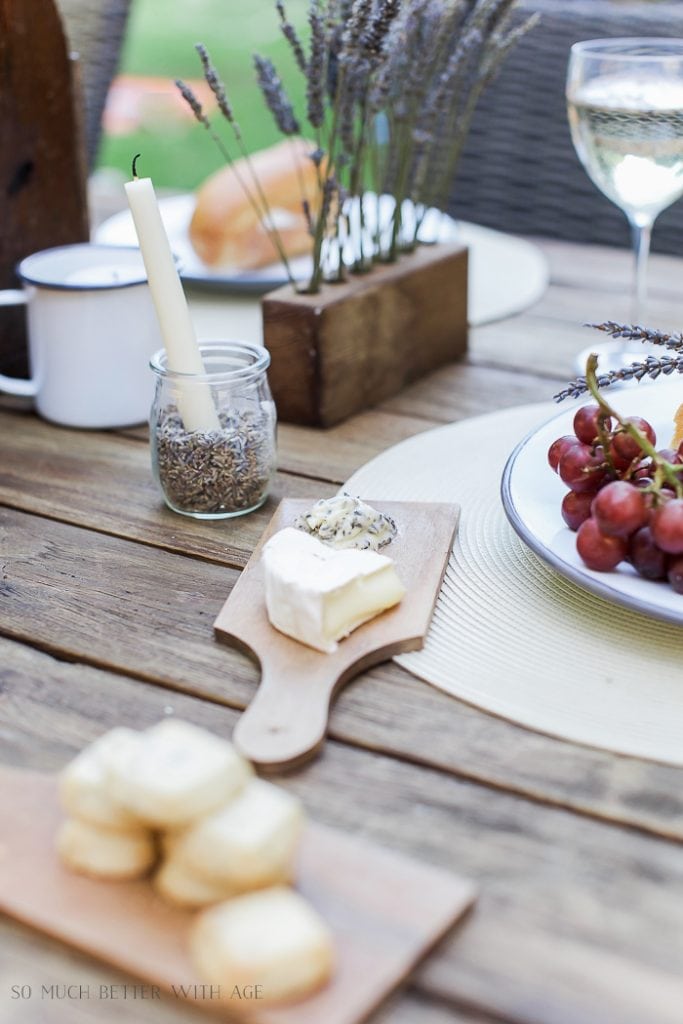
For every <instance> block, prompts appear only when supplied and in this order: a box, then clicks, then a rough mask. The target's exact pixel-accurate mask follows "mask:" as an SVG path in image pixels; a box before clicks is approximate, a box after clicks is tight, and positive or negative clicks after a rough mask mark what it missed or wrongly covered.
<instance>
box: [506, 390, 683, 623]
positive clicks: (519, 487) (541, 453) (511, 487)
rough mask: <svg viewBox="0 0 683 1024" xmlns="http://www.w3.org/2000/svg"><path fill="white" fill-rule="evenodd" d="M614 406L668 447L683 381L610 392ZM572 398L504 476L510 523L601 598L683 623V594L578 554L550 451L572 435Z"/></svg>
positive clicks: (521, 448) (523, 446) (517, 453)
mask: <svg viewBox="0 0 683 1024" xmlns="http://www.w3.org/2000/svg"><path fill="white" fill-rule="evenodd" d="M605 395H606V397H609V401H610V404H611V405H612V406H613V407H614V408H615V409H616V410H617V411H618V412H619V413H620V414H621V415H626V416H643V417H644V418H645V419H646V420H648V421H649V422H650V423H651V424H652V426H653V427H654V429H655V431H656V433H657V446H658V447H660V448H664V447H667V446H668V444H669V442H670V441H671V436H672V434H673V429H674V428H673V422H672V417H673V414H674V412H675V411H676V409H677V407H678V405H679V404H680V403H681V401H683V382H681V379H680V377H678V375H676V377H675V378H674V379H671V378H669V379H665V380H660V381H658V382H656V383H654V384H651V385H649V386H648V387H646V388H642V389H641V388H640V387H638V386H637V387H633V388H625V389H623V390H619V391H615V392H611V391H609V390H608V391H606V392H605ZM589 401H591V399H590V396H588V400H587V401H585V402H584V401H582V402H580V403H577V402H575V401H572V400H571V399H568V400H567V401H566V403H565V404H564V405H563V406H562V409H561V411H560V412H559V413H558V415H557V416H554V417H553V418H552V419H551V420H549V421H548V422H547V423H544V424H543V425H542V426H541V427H538V428H537V429H535V430H532V431H531V433H530V434H528V435H527V436H526V437H525V438H524V439H523V440H522V441H520V443H519V444H518V445H517V447H516V448H515V450H514V451H513V453H512V455H511V456H510V458H509V459H508V462H507V465H506V466H505V470H504V472H503V478H502V484H501V495H502V499H503V506H504V508H505V512H506V514H507V517H508V519H509V520H510V523H511V524H512V526H513V528H514V530H515V531H516V532H517V533H518V534H519V536H520V537H521V539H522V540H523V541H524V542H525V544H527V545H528V546H529V547H530V548H531V550H532V551H534V552H535V553H536V554H537V555H539V556H540V557H541V558H542V559H543V560H544V561H546V562H547V563H548V564H549V565H551V566H552V567H553V568H554V569H556V570H557V571H558V572H560V573H562V575H563V576H566V577H567V578H568V579H571V580H573V581H574V582H575V583H578V584H580V586H582V587H585V588H586V589H587V590H590V591H592V592H593V593H595V594H599V595H600V596H602V597H606V598H608V599H609V600H611V601H616V602H617V603H618V604H622V605H625V606H626V607H628V608H633V609H635V610H636V611H639V612H643V613H645V614H646V615H652V616H654V617H655V618H658V619H664V620H665V621H667V622H675V623H678V624H683V595H681V594H676V593H674V591H673V590H672V589H671V587H670V586H669V585H668V583H665V582H661V583H657V582H652V581H650V580H645V579H643V578H642V577H641V576H638V574H637V573H636V572H635V570H634V569H633V568H632V567H631V566H630V565H628V564H627V563H625V562H624V563H622V564H621V565H620V566H618V568H617V569H616V570H615V571H614V572H609V573H601V572H593V571H592V570H591V569H587V568H586V566H585V565H584V564H583V562H582V561H581V559H580V557H579V555H578V553H577V551H576V535H575V534H574V533H573V532H572V531H571V530H569V529H568V528H567V527H566V526H565V525H564V522H563V520H562V516H561V513H560V504H561V502H562V498H563V496H564V495H565V493H566V492H567V487H566V485H565V484H563V483H562V481H561V480H560V478H559V477H558V476H557V475H556V474H555V473H553V472H552V470H551V469H550V467H549V465H548V459H547V454H548V448H549V447H550V445H551V444H552V442H553V441H554V440H555V439H556V438H558V437H561V436H562V435H563V434H571V433H573V430H572V420H573V419H574V415H575V413H576V410H577V409H578V408H579V405H580V404H589Z"/></svg>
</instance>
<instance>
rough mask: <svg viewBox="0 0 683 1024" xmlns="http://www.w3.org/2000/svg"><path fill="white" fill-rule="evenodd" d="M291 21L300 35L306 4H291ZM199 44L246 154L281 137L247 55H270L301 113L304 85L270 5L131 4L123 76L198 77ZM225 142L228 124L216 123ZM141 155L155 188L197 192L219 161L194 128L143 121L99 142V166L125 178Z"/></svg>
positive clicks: (140, 0) (268, 1) (204, 0)
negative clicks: (225, 93) (223, 89)
mask: <svg viewBox="0 0 683 1024" xmlns="http://www.w3.org/2000/svg"><path fill="white" fill-rule="evenodd" d="M287 9H288V12H289V16H290V18H291V20H292V21H293V22H294V23H295V24H297V26H299V27H303V31H304V33H305V21H306V18H305V12H306V0H289V2H288V4H287ZM196 42H203V43H205V44H206V46H207V47H208V48H209V51H210V53H211V56H212V58H213V61H214V63H215V65H216V67H217V69H218V71H219V73H220V75H221V77H222V78H223V79H224V81H225V84H226V87H227V91H228V95H229V96H230V99H231V102H232V104H233V106H234V108H235V112H236V114H237V117H238V120H239V122H240V124H241V127H242V131H243V134H244V136H245V139H246V142H247V145H248V147H249V149H250V150H252V151H253V150H256V149H261V148H263V147H264V146H268V145H270V144H271V143H273V142H276V141H277V140H278V138H279V135H278V132H277V129H276V128H275V125H274V124H273V121H272V118H271V116H270V113H269V112H268V110H267V109H266V107H265V106H264V104H263V101H262V99H261V96H260V93H259V90H258V87H257V85H256V81H255V77H254V71H253V65H252V54H253V53H254V52H256V51H258V52H259V53H262V54H264V55H266V56H269V57H271V58H272V59H273V60H274V61H275V65H276V67H277V68H278V71H279V72H280V74H281V76H282V78H283V80H284V82H285V85H286V86H287V88H288V89H289V91H290V95H291V96H292V98H293V99H294V101H295V103H296V105H297V108H298V109H299V110H301V100H302V97H303V83H302V81H301V75H300V73H299V72H298V69H296V68H295V67H294V64H293V60H292V57H291V55H290V52H289V47H288V45H287V43H286V41H285V40H284V39H283V38H282V36H281V34H280V31H279V26H278V16H277V13H276V11H275V4H274V2H273V0H182V2H178V0H175V2H172V3H169V0H134V3H133V7H132V11H131V15H130V19H129V23H128V31H127V36H126V40H125V43H124V48H123V53H122V59H121V66H120V70H121V72H122V73H128V74H134V75H155V76H156V75H158V76H162V77H168V78H169V79H175V78H199V77H201V67H200V64H199V58H198V57H197V54H196V53H195V51H194V44H195V43H196ZM215 123H216V125H217V126H220V129H221V133H222V134H223V136H224V138H225V139H226V141H229V140H230V131H229V126H228V125H226V124H224V122H222V121H221V119H220V118H219V117H218V115H217V117H216V121H215ZM137 152H141V153H142V154H143V160H141V169H143V172H144V174H146V175H149V176H150V177H152V179H153V180H154V182H155V184H156V185H158V186H169V187H176V188H195V187H196V186H197V185H198V184H199V183H200V182H201V181H203V180H204V178H206V176H207V175H208V174H209V173H210V172H211V171H213V170H215V169H216V168H218V167H221V166H222V165H223V160H222V157H221V156H220V154H219V153H218V152H217V150H216V148H215V146H214V144H213V143H212V142H211V139H210V138H209V136H208V134H207V133H206V131H205V130H204V129H203V128H202V127H201V126H200V125H198V124H196V123H195V122H186V121H184V120H183V121H180V120H176V119H175V118H168V117H163V118H162V117H158V118H147V119H146V120H145V123H144V125H143V127H142V128H141V130H140V131H136V132H135V133H133V134H130V135H126V136H118V137H116V138H104V139H103V141H102V144H101V146H100V152H99V155H98V165H99V166H102V167H116V168H119V169H121V170H122V171H124V172H126V173H128V171H129V169H130V162H131V157H132V155H133V154H134V153H137Z"/></svg>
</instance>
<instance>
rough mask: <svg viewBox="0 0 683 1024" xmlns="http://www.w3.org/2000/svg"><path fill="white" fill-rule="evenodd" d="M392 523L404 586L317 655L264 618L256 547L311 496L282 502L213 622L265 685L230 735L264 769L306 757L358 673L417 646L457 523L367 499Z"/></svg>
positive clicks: (441, 514) (435, 512) (434, 512)
mask: <svg viewBox="0 0 683 1024" xmlns="http://www.w3.org/2000/svg"><path fill="white" fill-rule="evenodd" d="M364 500H368V501H369V502H370V504H371V505H372V506H373V507H374V508H377V509H378V510H379V511H381V512H386V513H387V514H388V515H390V516H392V518H393V519H394V520H395V521H396V523H397V526H398V536H397V537H396V538H395V539H394V540H393V541H392V542H391V544H390V545H388V546H387V547H385V548H383V549H382V554H387V555H389V557H391V558H392V559H393V560H394V562H395V563H396V569H397V571H398V575H399V576H400V578H401V580H402V582H403V583H404V585H405V586H406V588H407V593H406V596H405V597H404V598H403V600H402V601H401V603H400V604H399V605H397V606H396V607H395V608H391V609H389V610H388V611H386V612H384V613H383V614H382V615H379V616H378V617H377V618H375V619H373V620H372V621H371V622H367V623H366V624H365V625H364V626H361V627H360V628H359V629H357V630H355V632H353V633H352V634H351V635H350V636H349V637H347V638H346V639H345V640H342V641H341V642H340V644H339V647H338V649H337V650H336V651H335V652H334V653H332V654H322V653H320V652H319V651H316V650H313V649H312V648H311V647H306V646H305V645H304V644H300V643H298V642H297V641H296V640H292V639H290V638H289V637H288V636H285V635H284V634H283V633H280V632H279V631H278V630H276V629H275V628H274V627H273V626H271V624H270V622H269V621H268V616H267V613H266V606H265V597H264V577H263V567H262V563H261V551H262V548H263V545H264V544H265V543H266V541H267V540H268V539H269V538H270V537H271V536H272V535H273V534H274V533H276V532H277V531H278V530H281V529H284V528H285V527H287V526H292V525H293V523H294V520H295V519H296V517H297V516H298V515H300V514H301V513H303V512H306V511H307V510H308V509H309V508H310V505H311V502H310V501H301V500H295V499H289V498H285V499H284V500H283V501H282V502H281V503H280V505H279V506H278V508H277V510H276V512H275V515H274V516H273V518H272V520H271V521H270V524H269V525H268V527H267V529H266V531H265V533H264V535H263V537H262V538H261V541H260V542H259V544H258V546H257V547H256V549H255V550H254V553H253V555H252V557H251V558H250V560H249V562H248V563H247V566H246V568H245V569H244V571H243V573H242V575H241V576H240V577H239V579H238V581H237V583H236V584H235V586H234V587H233V589H232V592H231V593H230V596H229V597H228V599H227V601H226V602H225V604H224V605H223V608H222V609H221V611H220V613H219V615H218V618H217V619H216V621H215V623H214V630H215V633H216V637H217V638H218V639H219V640H222V641H225V642H226V643H231V644H234V645H235V646H237V647H239V648H240V649H241V650H244V651H246V652H247V653H248V654H250V655H251V656H252V657H255V658H256V659H257V660H258V662H259V664H260V667H261V681H260V685H259V688H258V691H257V693H256V696H255V697H254V699H253V700H252V702H251V704H250V705H249V707H248V708H247V710H246V711H245V712H244V714H243V715H242V717H241V718H240V720H239V722H238V724H237V726H236V728H235V734H234V737H233V739H234V742H235V745H236V746H237V747H238V749H239V750H240V751H241V753H242V754H244V756H245V757H247V758H249V760H251V761H254V762H255V763H256V764H258V765H259V766H260V767H261V768H263V769H264V770H271V771H274V770H278V769H284V768H290V767H293V766H294V765H297V764H300V763H302V762H303V761H306V760H307V759H308V758H310V757H312V756H313V755H314V754H315V753H316V751H317V750H318V749H319V748H320V746H321V745H322V743H323V742H324V739H325V734H326V732H327V721H328V717H329V711H330V704H331V702H332V700H333V698H334V696H335V694H336V693H337V692H338V691H339V690H340V688H341V687H342V686H343V685H344V684H345V683H348V682H349V680H351V679H353V677H354V676H357V675H358V674H359V673H360V672H363V671H364V670H365V669H367V668H370V666H372V665H376V664H378V663H379V662H382V661H387V660H388V659H389V658H391V657H393V656H394V655H395V654H403V653H405V652H406V651H415V650H419V649H420V648H421V647H422V646H423V644H424V638H425V636H426V633H427V630H428V628H429V623H430V621H431V617H432V613H433V611H434V605H435V604H436V599H437V596H438V594H439V589H440V587H441V583H442V581H443V577H444V573H445V571H446V565H447V563H448V557H449V555H450V552H451V549H452V547H453V540H454V537H455V532H456V529H457V526H458V519H459V515H460V508H459V506H458V505H450V504H432V503H427V502H405V501H403V502H397V501H394V502H390V501H380V502H373V501H372V500H371V499H365V498H364Z"/></svg>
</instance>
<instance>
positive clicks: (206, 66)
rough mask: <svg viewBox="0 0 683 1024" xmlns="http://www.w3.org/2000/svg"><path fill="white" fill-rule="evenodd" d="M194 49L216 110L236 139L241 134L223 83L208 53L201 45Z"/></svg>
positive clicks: (198, 44) (197, 44)
mask: <svg viewBox="0 0 683 1024" xmlns="http://www.w3.org/2000/svg"><path fill="white" fill-rule="evenodd" d="M194 48H195V50H196V51H197V53H198V54H199V59H200V60H201V62H202V68H203V70H204V78H205V79H206V82H207V84H208V86H209V88H210V89H211V92H212V93H213V94H214V96H215V97H216V102H217V104H218V109H219V110H220V112H221V114H222V115H223V117H224V118H225V120H226V121H228V122H229V123H230V124H231V125H232V128H233V131H234V132H235V135H236V136H237V137H238V138H239V137H241V135H242V132H241V131H240V127H239V124H238V123H237V120H236V118H235V113H234V111H233V109H232V105H231V103H230V101H229V100H228V96H227V93H226V91H225V86H224V85H223V82H222V81H221V79H220V78H219V76H218V72H217V71H216V69H215V67H214V66H213V64H212V63H211V58H210V57H209V51H208V50H207V48H206V47H205V46H204V44H203V43H195V47H194Z"/></svg>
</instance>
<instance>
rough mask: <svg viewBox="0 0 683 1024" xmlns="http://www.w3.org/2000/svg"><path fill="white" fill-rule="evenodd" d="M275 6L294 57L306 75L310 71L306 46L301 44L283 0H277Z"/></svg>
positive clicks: (281, 27)
mask: <svg viewBox="0 0 683 1024" xmlns="http://www.w3.org/2000/svg"><path fill="white" fill-rule="evenodd" d="M275 7H276V9H277V13H278V14H279V15H280V29H281V31H282V34H283V36H284V37H285V39H286V40H287V42H288V43H289V45H290V47H291V49H292V53H293V54H294V59H295V60H296V62H297V65H298V66H299V70H300V71H302V72H303V73H304V74H305V75H306V74H307V73H308V61H307V60H306V54H305V53H304V48H303V46H302V45H301V40H300V39H299V36H298V34H297V31H296V29H295V28H294V26H293V25H292V24H291V22H290V21H289V19H288V17H287V12H286V11H285V5H284V3H283V0H276V3H275Z"/></svg>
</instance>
